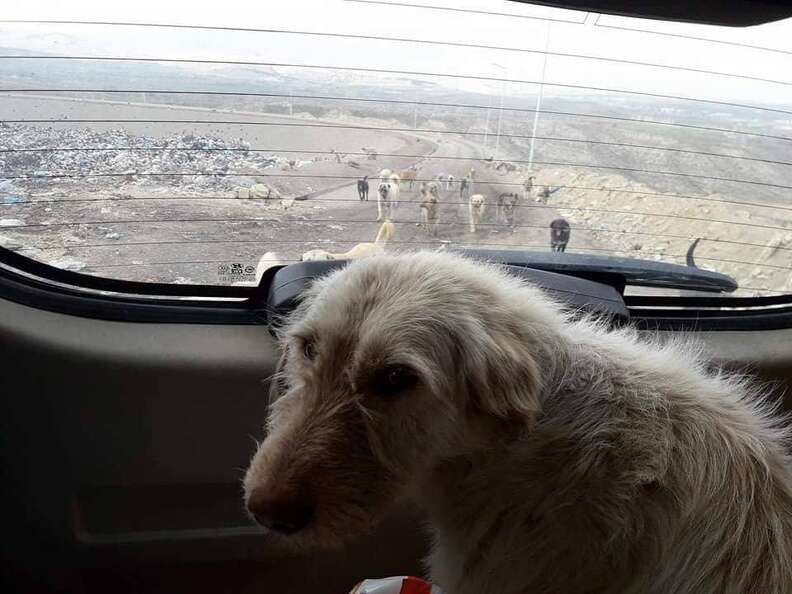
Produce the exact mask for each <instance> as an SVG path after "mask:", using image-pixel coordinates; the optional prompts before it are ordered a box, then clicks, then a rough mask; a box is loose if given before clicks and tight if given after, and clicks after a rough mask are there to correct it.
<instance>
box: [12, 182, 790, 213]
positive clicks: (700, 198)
mask: <svg viewBox="0 0 792 594" xmlns="http://www.w3.org/2000/svg"><path fill="white" fill-rule="evenodd" d="M438 183H439V182H438ZM455 183H456V182H455ZM479 183H482V184H491V183H492V182H486V181H482V182H479ZM515 185H519V184H515ZM533 187H535V188H558V189H562V190H563V189H569V190H589V191H593V192H608V193H622V194H632V195H634V196H659V197H663V198H680V199H683V200H698V201H701V202H715V203H723V204H732V205H735V206H752V207H756V208H770V209H774V210H784V211H792V206H781V205H778V204H761V203H759V202H744V201H741V200H727V199H724V198H713V197H711V196H690V195H684V194H666V193H662V192H642V191H638V190H625V189H623V188H615V187H611V186H596V187H595V186H576V185H560V186H556V185H551V184H537V183H535V184H534V186H533ZM448 191H453V190H448ZM163 200H166V201H169V200H175V201H181V200H189V201H198V200H227V201H235V202H238V201H239V200H240V199H239V198H237V197H236V196H216V195H195V196H129V197H126V196H124V197H121V196H108V197H106V198H47V199H43V200H19V201H17V202H7V203H2V202H0V208H1V207H3V206H6V207H14V206H23V205H30V204H67V203H78V204H80V203H86V202H139V201H163ZM310 200H311V202H350V203H356V202H359V201H360V200H359V199H354V198H349V199H347V198H319V197H315V198H311V199H310ZM420 202H421V201H420V200H399V203H400V204H420ZM445 204H456V205H465V204H467V202H464V201H450V202H449V201H448V200H443V201H442V202H441V205H445ZM516 208H550V209H557V208H566V209H574V208H576V207H572V206H567V205H565V204H563V203H560V202H554V204H552V205H550V204H546V205H545V204H518V205H516ZM624 214H636V213H635V212H634V211H624ZM705 220H706V221H710V219H705Z"/></svg>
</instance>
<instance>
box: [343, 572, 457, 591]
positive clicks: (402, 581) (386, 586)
mask: <svg viewBox="0 0 792 594" xmlns="http://www.w3.org/2000/svg"><path fill="white" fill-rule="evenodd" d="M351 594H443V591H442V590H441V589H440V588H438V587H437V586H434V585H432V584H430V583H429V582H427V581H425V580H422V579H421V578H417V577H412V576H404V575H402V576H397V577H389V578H383V579H380V580H365V581H363V582H360V583H359V584H358V585H357V586H356V587H355V589H354V590H352V592H351Z"/></svg>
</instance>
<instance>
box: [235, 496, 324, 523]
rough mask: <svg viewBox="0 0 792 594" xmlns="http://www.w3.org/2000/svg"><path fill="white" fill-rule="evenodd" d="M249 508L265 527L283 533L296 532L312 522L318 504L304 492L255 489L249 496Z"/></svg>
mask: <svg viewBox="0 0 792 594" xmlns="http://www.w3.org/2000/svg"><path fill="white" fill-rule="evenodd" d="M247 508H248V511H249V512H250V513H251V515H252V516H253V517H254V518H256V522H258V523H259V524H261V525H262V526H264V527H265V528H269V529H270V530H274V531H275V532H280V533H281V534H294V533H295V532H299V531H300V530H302V529H303V528H305V527H306V526H307V525H308V524H310V522H311V520H312V519H313V517H314V513H315V508H316V506H315V505H314V503H313V501H312V500H311V499H310V498H309V497H308V496H306V495H304V494H299V493H288V494H287V493H278V492H268V491H263V490H261V489H254V490H253V492H252V493H251V494H250V497H249V498H248V502H247Z"/></svg>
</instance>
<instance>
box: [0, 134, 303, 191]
mask: <svg viewBox="0 0 792 594" xmlns="http://www.w3.org/2000/svg"><path fill="white" fill-rule="evenodd" d="M5 151H9V152H5ZM304 163H305V162H304V161H297V162H295V161H294V160H293V159H289V158H284V157H281V156H278V155H273V154H267V153H263V152H253V151H251V150H250V145H249V143H247V142H245V141H242V140H234V141H228V140H225V139H222V138H219V137H216V136H209V135H198V134H189V133H182V134H174V135H171V136H168V137H165V138H152V137H147V136H136V135H133V134H130V133H129V132H127V131H124V130H109V131H102V132H100V131H95V130H89V129H87V128H52V127H38V126H28V125H24V124H16V123H4V122H0V179H1V178H2V177H4V176H7V178H9V177H10V178H12V179H13V181H14V182H15V184H16V185H17V186H18V187H19V186H22V187H30V186H31V184H32V185H33V186H34V187H35V186H36V182H42V181H46V182H52V181H53V176H58V177H55V178H54V179H57V180H59V181H61V180H65V179H66V180H69V179H75V180H84V179H86V178H87V180H88V181H90V182H91V183H92V184H101V183H103V182H102V181H101V180H100V179H99V177H100V176H105V177H106V182H107V183H108V184H114V185H119V184H129V183H134V184H138V185H145V184H146V183H148V179H150V178H151V177H152V175H154V176H156V174H169V175H166V176H162V177H159V176H157V177H155V179H154V181H155V182H156V184H157V185H158V186H162V185H163V184H166V185H172V186H179V187H180V188H182V189H196V190H200V189H212V190H232V191H233V190H234V189H235V188H237V187H239V186H249V185H252V184H255V183H256V182H257V180H256V179H255V177H253V176H251V175H250V174H257V173H259V172H262V173H263V172H264V170H266V169H268V168H273V167H282V168H289V169H294V168H295V167H299V166H302V165H303V164H304ZM184 172H189V173H200V174H202V175H172V174H177V173H184ZM70 174H74V175H77V176H79V177H75V178H69V177H59V176H69V175H70ZM245 174H247V175H245ZM91 176H97V177H91ZM119 180H120V181H119ZM8 181H11V180H8ZM6 183H7V182H6ZM259 185H261V184H259ZM8 189H10V188H7V190H8ZM17 190H18V188H17ZM258 193H261V192H260V191H259V192H258ZM3 194H4V195H6V196H7V195H8V194H11V192H3ZM9 200H13V198H10V199H9Z"/></svg>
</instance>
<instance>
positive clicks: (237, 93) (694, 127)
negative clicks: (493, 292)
mask: <svg viewBox="0 0 792 594" xmlns="http://www.w3.org/2000/svg"><path fill="white" fill-rule="evenodd" d="M0 93H107V94H116V93H121V94H143V93H146V94H149V95H209V96H231V97H235V96H239V97H269V98H280V99H286V98H289V99H310V100H321V101H350V102H352V101H357V102H364V103H385V104H395V105H412V106H416V105H419V106H428V107H453V108H469V109H492V110H493V111H501V110H502V111H509V112H518V113H535V112H536V111H537V110H536V109H532V108H529V107H501V106H487V105H477V104H470V103H442V102H434V101H410V100H401V99H381V98H367V97H343V96H335V95H295V94H293V93H255V92H242V91H170V90H162V89H124V90H121V89H63V88H61V89H0ZM47 98H50V97H47ZM52 98H56V97H52ZM180 107H185V108H188V109H189V108H190V107H195V106H189V105H185V106H180ZM538 113H541V114H542V115H551V116H567V117H579V118H591V119H604V120H612V121H619V122H633V123H636V124H650V125H657V126H670V127H675V128H687V129H692V130H702V131H706V132H722V133H728V134H737V135H741V136H750V137H756V138H767V139H770V140H783V141H792V137H789V136H778V135H775V134H762V133H760V132H748V131H747V130H733V129H730V128H718V127H715V126H700V125H696V124H683V123H680V122H663V121H660V120H647V119H642V118H628V117H622V116H614V115H604V114H594V113H578V112H570V111H558V110H548V109H540V110H539V112H538ZM437 132H438V133H442V131H437Z"/></svg>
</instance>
